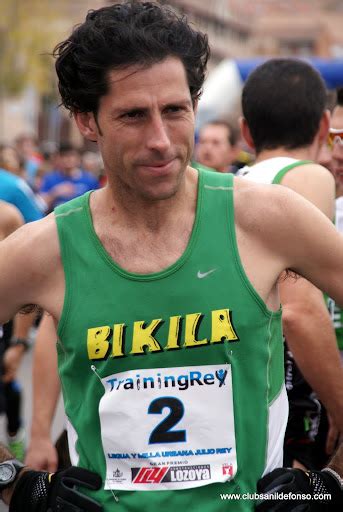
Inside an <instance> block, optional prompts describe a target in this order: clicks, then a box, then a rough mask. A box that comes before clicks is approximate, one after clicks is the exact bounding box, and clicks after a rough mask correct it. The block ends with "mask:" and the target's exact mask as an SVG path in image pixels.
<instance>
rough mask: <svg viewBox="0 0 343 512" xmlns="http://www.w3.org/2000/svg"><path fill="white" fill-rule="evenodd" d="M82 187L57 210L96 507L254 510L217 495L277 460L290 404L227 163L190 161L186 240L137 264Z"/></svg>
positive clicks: (273, 318) (277, 320) (62, 348)
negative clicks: (191, 208) (98, 217)
mask: <svg viewBox="0 0 343 512" xmlns="http://www.w3.org/2000/svg"><path fill="white" fill-rule="evenodd" d="M89 196H90V194H89V193H87V194H85V195H83V196H81V197H79V198H76V199H74V200H72V201H70V202H69V203H66V204H64V205H61V206H59V207H58V208H56V210H55V217H56V222H57V228H58V235H59V240H60V248H61V257H62V262H63V267H64V272H65V281H66V292H65V301H64V307H63V312H62V316H61V319H60V322H59V326H58V337H59V341H58V344H57V350H58V365H59V374H60V378H61V383H62V391H63V397H64V405H65V411H66V414H67V417H68V421H69V440H70V444H71V445H70V451H71V456H72V462H73V463H74V464H75V463H78V464H79V465H80V466H82V467H85V468H88V469H90V470H92V471H96V472H97V473H99V474H100V475H101V476H102V479H103V483H104V487H105V488H104V489H102V490H100V491H98V492H95V493H94V492H88V494H90V495H92V496H93V497H94V498H95V499H97V500H99V501H100V502H101V503H102V504H103V507H104V511H105V512H110V511H113V510H118V511H120V510H122V511H128V510H130V511H132V512H136V511H137V512H138V511H142V510H150V511H151V512H155V511H161V510H164V511H166V512H169V511H170V512H171V511H173V512H174V511H175V510H178V509H180V510H181V509H184V510H189V511H193V510H194V511H197V512H208V511H213V512H216V511H221V510H223V509H224V508H225V507H229V508H230V510H235V511H250V510H253V508H254V501H253V500H247V499H246V500H243V499H241V500H239V501H234V500H230V501H229V503H230V504H229V503H227V504H224V503H223V502H222V501H223V500H222V499H221V496H220V495H221V494H223V493H241V494H244V493H254V492H255V489H256V482H257V480H258V478H259V477H260V476H261V475H262V473H263V472H265V471H268V470H271V469H273V467H275V466H277V465H280V464H281V462H282V445H283V433H284V428H285V424H286V421H287V414H288V410H287V403H286V402H285V400H286V398H285V396H286V394H285V393H284V377H283V343H282V334H281V312H280V311H278V312H271V311H269V310H268V308H267V307H266V305H265V304H264V302H263V301H262V299H261V298H260V297H259V295H258V294H257V292H256V291H255V290H254V288H253V287H252V285H251V284H250V282H249V280H248V279H247V277H246V275H245V272H244V270H243V267H242V264H241V262H240V258H239V254H238V251H237V245H236V237H235V229H234V209H233V176H232V175H231V174H219V173H214V172H200V173H199V181H198V199H197V210H196V216H195V221H194V226H193V230H192V234H191V237H190V240H189V243H188V246H187V248H186V250H185V252H184V254H183V255H182V256H181V257H180V258H179V259H178V260H177V261H176V262H175V263H174V264H173V265H171V266H170V267H169V268H166V269H165V270H163V271H161V272H157V273H153V274H148V275H141V274H135V273H130V272H127V271H125V270H124V269H123V268H121V267H120V266H118V265H117V264H116V263H115V262H114V261H113V259H112V258H111V257H110V256H109V254H108V253H107V252H106V250H105V249H104V247H103V245H102V244H101V243H100V240H99V239H98V237H97V235H96V233H95V231H94V228H93V224H92V218H91V213H90V208H89ZM268 439H269V443H268ZM280 456H281V459H280Z"/></svg>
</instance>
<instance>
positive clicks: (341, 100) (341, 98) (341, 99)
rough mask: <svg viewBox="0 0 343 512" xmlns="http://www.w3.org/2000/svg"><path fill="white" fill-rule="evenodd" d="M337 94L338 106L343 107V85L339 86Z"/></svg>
mask: <svg viewBox="0 0 343 512" xmlns="http://www.w3.org/2000/svg"><path fill="white" fill-rule="evenodd" d="M336 94H337V106H339V107H343V87H339V88H338V89H337V91H336Z"/></svg>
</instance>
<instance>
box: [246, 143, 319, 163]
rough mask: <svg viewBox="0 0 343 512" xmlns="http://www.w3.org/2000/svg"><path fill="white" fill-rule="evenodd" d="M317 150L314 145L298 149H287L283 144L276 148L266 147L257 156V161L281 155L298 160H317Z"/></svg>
mask: <svg viewBox="0 0 343 512" xmlns="http://www.w3.org/2000/svg"><path fill="white" fill-rule="evenodd" d="M317 152H318V151H317V149H316V148H315V147H314V146H313V145H311V146H307V147H305V148H297V149H286V148H284V147H282V146H281V147H279V148H276V149H264V150H262V151H261V152H260V153H258V155H257V156H256V163H258V162H262V161H263V160H268V159H269V158H275V157H280V156H287V157H289V158H295V159H297V160H313V161H316V158H317Z"/></svg>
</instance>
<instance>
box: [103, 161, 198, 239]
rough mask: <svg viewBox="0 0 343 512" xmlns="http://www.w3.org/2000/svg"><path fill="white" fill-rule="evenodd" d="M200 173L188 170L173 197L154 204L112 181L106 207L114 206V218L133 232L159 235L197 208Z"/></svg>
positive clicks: (112, 214) (108, 190) (112, 211)
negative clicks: (136, 230) (190, 210)
mask: <svg viewBox="0 0 343 512" xmlns="http://www.w3.org/2000/svg"><path fill="white" fill-rule="evenodd" d="M197 181H198V173H197V172H196V171H195V170H194V169H191V168H190V167H188V168H187V170H186V172H185V174H184V176H183V178H182V181H181V183H180V185H179V187H178V189H177V191H176V192H175V194H173V195H172V196H171V197H168V198H166V199H162V200H151V199H148V198H144V197H142V196H139V195H138V194H137V193H136V192H135V191H132V190H131V189H129V188H128V187H123V186H121V184H118V183H111V182H110V181H109V183H108V185H107V187H105V188H104V189H103V193H104V194H105V196H106V199H105V200H104V203H103V204H107V205H111V206H110V210H111V213H110V215H111V217H112V218H113V217H115V219H116V223H120V224H122V225H125V226H127V227H130V228H131V229H138V230H146V231H151V232H158V231H160V230H161V229H166V225H168V224H169V223H174V222H175V220H177V219H179V218H180V217H181V216H182V215H183V214H184V212H185V211H186V210H187V211H188V210H189V208H192V209H194V210H195V207H196V199H197V193H196V186H197Z"/></svg>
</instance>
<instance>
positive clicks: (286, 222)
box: [234, 178, 313, 239]
mask: <svg viewBox="0 0 343 512" xmlns="http://www.w3.org/2000/svg"><path fill="white" fill-rule="evenodd" d="M234 204H235V220H236V224H237V225H238V226H239V227H241V228H243V229H244V231H249V232H250V234H251V236H253V237H258V238H261V239H263V238H265V239H268V237H269V236H270V235H271V233H274V232H276V231H280V232H281V231H284V230H285V229H286V230H289V229H294V226H295V224H294V223H296V221H297V219H298V217H299V216H301V215H303V214H304V210H305V211H306V212H308V206H310V210H311V211H312V209H313V206H312V205H310V204H309V203H308V201H305V200H304V199H303V198H302V197H301V196H300V195H299V194H298V193H295V192H294V191H292V190H290V189H289V188H287V187H284V186H281V185H265V184H261V183H255V182H252V181H249V180H245V179H244V178H235V180H234Z"/></svg>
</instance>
